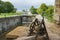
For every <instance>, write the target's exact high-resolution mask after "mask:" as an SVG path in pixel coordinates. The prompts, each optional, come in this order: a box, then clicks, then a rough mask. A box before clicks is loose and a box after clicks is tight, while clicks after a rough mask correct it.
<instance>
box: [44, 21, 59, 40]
mask: <svg viewBox="0 0 60 40" xmlns="http://www.w3.org/2000/svg"><path fill="white" fill-rule="evenodd" d="M45 23H46V28H47V31H48V35H49V37H50V40H60V36H59V35H60V34H59V33H60V31H59V30H60V28H58V27H59V26H57V25H56V24H54V23H50V22H47V20H46V21H45Z"/></svg>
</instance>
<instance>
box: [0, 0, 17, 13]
mask: <svg viewBox="0 0 60 40" xmlns="http://www.w3.org/2000/svg"><path fill="white" fill-rule="evenodd" d="M10 12H16V9H15V8H14V6H13V4H12V3H10V2H3V1H1V0H0V13H10Z"/></svg>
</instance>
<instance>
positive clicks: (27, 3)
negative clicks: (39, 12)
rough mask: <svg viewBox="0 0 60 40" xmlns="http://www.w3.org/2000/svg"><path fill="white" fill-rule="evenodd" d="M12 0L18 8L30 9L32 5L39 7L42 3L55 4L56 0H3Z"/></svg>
mask: <svg viewBox="0 0 60 40" xmlns="http://www.w3.org/2000/svg"><path fill="white" fill-rule="evenodd" d="M3 1H10V2H11V3H12V4H13V5H14V6H15V8H17V9H18V10H23V9H29V8H30V7H31V6H32V5H33V6H35V7H39V6H40V5H41V4H42V3H46V4H47V5H54V1H55V0H3Z"/></svg>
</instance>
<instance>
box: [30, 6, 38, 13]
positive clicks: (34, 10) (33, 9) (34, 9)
mask: <svg viewBox="0 0 60 40" xmlns="http://www.w3.org/2000/svg"><path fill="white" fill-rule="evenodd" d="M36 10H37V9H36V8H34V6H32V7H31V8H30V12H31V13H32V14H37V11H36Z"/></svg>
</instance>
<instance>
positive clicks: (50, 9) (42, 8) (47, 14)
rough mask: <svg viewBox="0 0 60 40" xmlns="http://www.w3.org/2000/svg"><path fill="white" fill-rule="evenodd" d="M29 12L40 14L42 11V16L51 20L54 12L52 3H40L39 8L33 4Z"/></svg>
mask: <svg viewBox="0 0 60 40" xmlns="http://www.w3.org/2000/svg"><path fill="white" fill-rule="evenodd" d="M30 12H31V13H32V14H42V13H43V12H44V16H45V17H46V18H47V19H49V20H52V19H53V13H54V6H53V5H49V6H47V5H46V4H45V3H42V4H41V5H40V7H39V8H35V7H34V6H32V7H31V8H30Z"/></svg>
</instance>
